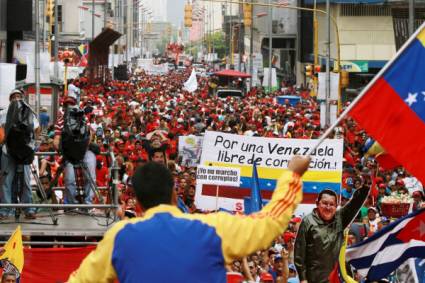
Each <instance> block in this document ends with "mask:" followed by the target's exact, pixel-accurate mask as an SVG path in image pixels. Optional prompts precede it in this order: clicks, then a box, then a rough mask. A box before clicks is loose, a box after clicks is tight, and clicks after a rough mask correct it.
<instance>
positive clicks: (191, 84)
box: [184, 69, 198, 92]
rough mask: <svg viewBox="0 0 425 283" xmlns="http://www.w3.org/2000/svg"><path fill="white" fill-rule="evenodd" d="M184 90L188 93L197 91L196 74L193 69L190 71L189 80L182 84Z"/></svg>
mask: <svg viewBox="0 0 425 283" xmlns="http://www.w3.org/2000/svg"><path fill="white" fill-rule="evenodd" d="M184 88H185V89H186V90H187V91H188V92H194V91H195V90H197V89H198V81H197V80H196V72H195V69H192V73H191V74H190V77H189V79H187V81H186V82H185V83H184Z"/></svg>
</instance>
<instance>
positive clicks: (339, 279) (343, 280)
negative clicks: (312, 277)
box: [329, 230, 358, 283]
mask: <svg viewBox="0 0 425 283" xmlns="http://www.w3.org/2000/svg"><path fill="white" fill-rule="evenodd" d="M347 240H348V232H347V230H346V231H345V240H344V243H343V244H342V247H341V250H340V251H339V257H338V262H337V263H336V264H335V268H334V269H333V270H332V272H331V274H330V275H329V282H330V283H358V282H357V281H356V280H354V279H353V278H351V277H350V276H349V275H348V274H347V269H346V267H345V250H346V249H347Z"/></svg>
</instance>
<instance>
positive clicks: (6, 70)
mask: <svg viewBox="0 0 425 283" xmlns="http://www.w3.org/2000/svg"><path fill="white" fill-rule="evenodd" d="M15 88H16V64H7V63H0V108H3V109H4V108H6V107H7V106H8V105H9V94H10V92H11V91H12V90H14V89H15Z"/></svg>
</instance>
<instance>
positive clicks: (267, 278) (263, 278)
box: [260, 272, 273, 282]
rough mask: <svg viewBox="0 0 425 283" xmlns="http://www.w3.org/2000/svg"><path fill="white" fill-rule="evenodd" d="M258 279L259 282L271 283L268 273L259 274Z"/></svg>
mask: <svg viewBox="0 0 425 283" xmlns="http://www.w3.org/2000/svg"><path fill="white" fill-rule="evenodd" d="M260 279H261V281H270V282H273V276H272V275H271V274H270V273H268V272H264V273H261V275H260Z"/></svg>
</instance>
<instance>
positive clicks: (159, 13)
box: [143, 0, 177, 22]
mask: <svg viewBox="0 0 425 283" xmlns="http://www.w3.org/2000/svg"><path fill="white" fill-rule="evenodd" d="M171 1H177V0H171ZM171 1H170V2H171ZM143 6H145V7H147V8H149V9H150V10H151V11H152V16H153V20H154V21H155V22H166V21H167V6H168V1H167V0H145V1H143Z"/></svg>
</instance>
